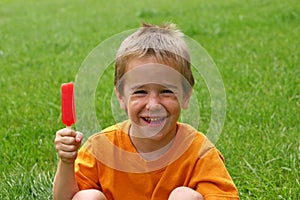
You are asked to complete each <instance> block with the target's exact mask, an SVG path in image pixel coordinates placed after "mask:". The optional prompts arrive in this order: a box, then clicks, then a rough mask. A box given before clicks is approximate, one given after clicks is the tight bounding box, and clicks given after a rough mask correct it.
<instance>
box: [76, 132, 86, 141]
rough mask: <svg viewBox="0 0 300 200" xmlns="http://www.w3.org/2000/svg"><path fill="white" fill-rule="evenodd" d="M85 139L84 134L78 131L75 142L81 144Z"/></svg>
mask: <svg viewBox="0 0 300 200" xmlns="http://www.w3.org/2000/svg"><path fill="white" fill-rule="evenodd" d="M83 138H84V134H83V133H81V132H79V131H76V136H75V141H76V142H78V143H81V141H82V140H83Z"/></svg>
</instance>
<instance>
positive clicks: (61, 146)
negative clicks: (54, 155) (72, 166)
mask: <svg viewBox="0 0 300 200" xmlns="http://www.w3.org/2000/svg"><path fill="white" fill-rule="evenodd" d="M78 148H79V147H78V145H66V144H62V143H61V144H58V145H57V146H56V149H57V150H58V151H64V152H73V151H77V150H78Z"/></svg>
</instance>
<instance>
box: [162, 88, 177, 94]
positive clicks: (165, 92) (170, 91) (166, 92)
mask: <svg viewBox="0 0 300 200" xmlns="http://www.w3.org/2000/svg"><path fill="white" fill-rule="evenodd" d="M160 93H162V94H174V92H173V91H172V90H169V89H164V90H162V91H161V92H160Z"/></svg>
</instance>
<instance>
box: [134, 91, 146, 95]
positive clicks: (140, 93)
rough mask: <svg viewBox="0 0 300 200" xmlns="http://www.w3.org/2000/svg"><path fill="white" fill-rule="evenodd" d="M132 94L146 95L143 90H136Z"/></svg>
mask: <svg viewBox="0 0 300 200" xmlns="http://www.w3.org/2000/svg"><path fill="white" fill-rule="evenodd" d="M132 94H133V95H143V94H147V92H146V91H145V90H136V91H134V92H133V93H132Z"/></svg>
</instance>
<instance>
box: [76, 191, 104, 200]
mask: <svg viewBox="0 0 300 200" xmlns="http://www.w3.org/2000/svg"><path fill="white" fill-rule="evenodd" d="M86 199H89V200H107V199H106V197H105V196H104V194H103V193H102V192H101V191H99V190H95V189H88V190H80V191H79V192H77V193H76V194H75V195H74V197H73V199H72V200H86Z"/></svg>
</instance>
